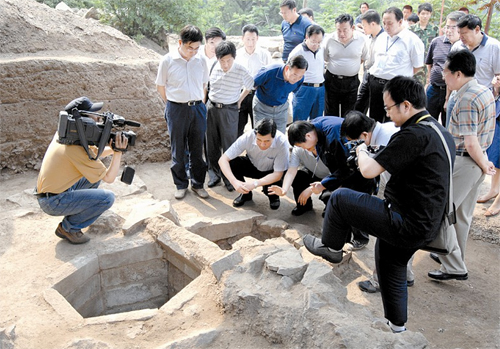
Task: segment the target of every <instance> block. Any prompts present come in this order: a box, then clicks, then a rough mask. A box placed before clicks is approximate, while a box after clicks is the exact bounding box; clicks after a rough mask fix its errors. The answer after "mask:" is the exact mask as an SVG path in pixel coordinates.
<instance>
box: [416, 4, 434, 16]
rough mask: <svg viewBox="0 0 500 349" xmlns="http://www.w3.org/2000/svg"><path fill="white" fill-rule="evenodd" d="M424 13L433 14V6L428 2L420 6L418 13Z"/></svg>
mask: <svg viewBox="0 0 500 349" xmlns="http://www.w3.org/2000/svg"><path fill="white" fill-rule="evenodd" d="M422 11H427V12H432V5H431V4H429V3H428V2H423V3H421V4H420V5H418V9H417V12H418V13H420V12H422Z"/></svg>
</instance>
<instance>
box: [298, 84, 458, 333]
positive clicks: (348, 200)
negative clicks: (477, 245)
mask: <svg viewBox="0 0 500 349" xmlns="http://www.w3.org/2000/svg"><path fill="white" fill-rule="evenodd" d="M383 98H384V107H385V110H386V111H387V115H388V116H389V117H390V118H391V120H392V121H394V123H395V125H396V126H398V127H400V128H401V130H400V131H399V132H397V133H396V134H394V136H393V137H392V138H391V140H390V141H389V143H388V144H387V147H385V148H384V149H383V150H382V151H380V152H379V153H377V155H376V156H375V157H371V156H370V154H369V152H368V150H367V148H366V145H365V144H361V145H359V146H358V147H357V149H356V151H357V155H358V166H359V170H360V172H361V174H362V175H363V177H365V178H375V177H377V176H379V175H380V174H381V173H383V172H384V171H386V170H387V171H388V172H389V173H390V174H391V179H390V180H389V182H388V183H387V186H386V189H385V200H382V199H380V198H377V197H375V196H372V195H370V194H365V193H360V192H357V191H354V190H352V189H347V188H342V189H338V190H336V191H335V192H334V193H332V196H331V197H330V201H329V202H328V206H327V209H326V215H325V220H324V222H323V236H322V239H318V238H316V237H313V236H312V235H305V236H304V237H303V241H304V246H305V247H306V248H307V249H308V250H309V251H310V252H311V253H312V254H315V255H317V256H321V257H323V258H324V259H326V260H328V261H330V262H332V263H339V262H341V261H342V247H343V246H344V243H345V242H346V238H347V237H348V236H349V234H350V232H351V227H356V228H358V229H361V230H363V231H364V232H367V233H369V234H370V235H373V236H376V237H377V238H378V239H377V243H376V245H375V263H376V268H377V271H378V278H379V284H380V291H381V294H382V302H383V305H384V313H385V317H386V319H387V320H388V325H389V326H390V327H391V329H392V331H393V332H403V331H405V330H406V328H405V323H406V321H407V318H408V314H407V304H408V290H407V283H406V265H407V263H408V260H409V259H410V258H411V256H413V254H414V253H415V252H416V251H417V250H418V249H419V248H422V247H424V246H425V245H427V244H428V243H429V242H431V241H433V240H434V239H435V238H436V236H437V233H438V231H439V228H440V226H441V223H442V221H443V219H444V216H445V209H446V203H447V201H448V194H449V189H450V183H449V182H450V165H449V160H448V155H447V153H446V150H445V147H444V145H443V143H442V141H441V137H440V135H439V134H438V133H437V132H436V131H435V130H434V129H433V128H432V127H431V126H430V125H425V122H424V123H423V121H426V122H430V123H433V124H434V125H435V126H436V127H437V128H439V130H440V131H441V133H442V134H443V135H444V138H445V140H446V144H447V147H448V149H449V151H450V156H451V157H452V159H451V161H452V163H453V162H454V161H455V146H454V142H453V137H452V136H451V135H450V133H449V132H448V131H446V130H445V129H444V128H443V126H441V125H440V124H439V123H438V122H437V120H435V119H434V118H433V117H431V116H430V115H429V113H428V112H427V111H426V110H425V91H424V87H423V86H422V85H421V84H420V83H418V82H417V81H415V80H414V79H413V78H411V77H403V76H397V77H395V78H393V79H392V80H391V81H389V82H387V84H386V85H385V87H384V92H383Z"/></svg>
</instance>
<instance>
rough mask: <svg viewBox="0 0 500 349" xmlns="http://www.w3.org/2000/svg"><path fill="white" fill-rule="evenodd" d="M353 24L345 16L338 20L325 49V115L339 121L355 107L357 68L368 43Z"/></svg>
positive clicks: (347, 16)
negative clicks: (336, 117)
mask: <svg viewBox="0 0 500 349" xmlns="http://www.w3.org/2000/svg"><path fill="white" fill-rule="evenodd" d="M353 23H354V20H353V18H352V16H351V15H349V14H342V15H340V16H338V17H337V18H336V19H335V27H336V28H337V29H336V32H334V33H333V35H332V36H331V37H330V38H329V39H328V41H327V42H326V45H325V62H326V64H327V65H326V73H325V115H332V116H342V117H343V116H345V115H346V114H347V112H348V111H350V110H352V109H354V104H355V103H356V98H357V94H358V87H359V77H358V74H359V68H360V67H361V63H362V62H363V61H365V60H366V59H367V58H368V43H367V40H366V39H365V37H364V35H363V34H361V33H359V32H357V31H356V30H355V29H354V25H353Z"/></svg>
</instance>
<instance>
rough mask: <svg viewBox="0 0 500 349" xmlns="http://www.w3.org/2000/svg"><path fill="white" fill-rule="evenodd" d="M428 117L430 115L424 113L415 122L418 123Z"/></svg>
mask: <svg viewBox="0 0 500 349" xmlns="http://www.w3.org/2000/svg"><path fill="white" fill-rule="evenodd" d="M430 117H431V116H430V115H429V114H427V115H424V116H422V117H420V118H419V119H418V120H417V122H416V124H418V123H419V122H420V121H422V120H424V119H427V118H430Z"/></svg>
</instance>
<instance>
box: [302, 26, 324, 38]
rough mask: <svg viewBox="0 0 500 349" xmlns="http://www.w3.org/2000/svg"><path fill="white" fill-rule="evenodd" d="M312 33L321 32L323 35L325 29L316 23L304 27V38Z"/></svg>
mask: <svg viewBox="0 0 500 349" xmlns="http://www.w3.org/2000/svg"><path fill="white" fill-rule="evenodd" d="M314 34H323V36H324V35H325V30H324V29H323V28H322V27H321V26H319V25H317V24H311V25H310V26H309V27H307V29H306V38H310V37H311V36H312V35H314Z"/></svg>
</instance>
